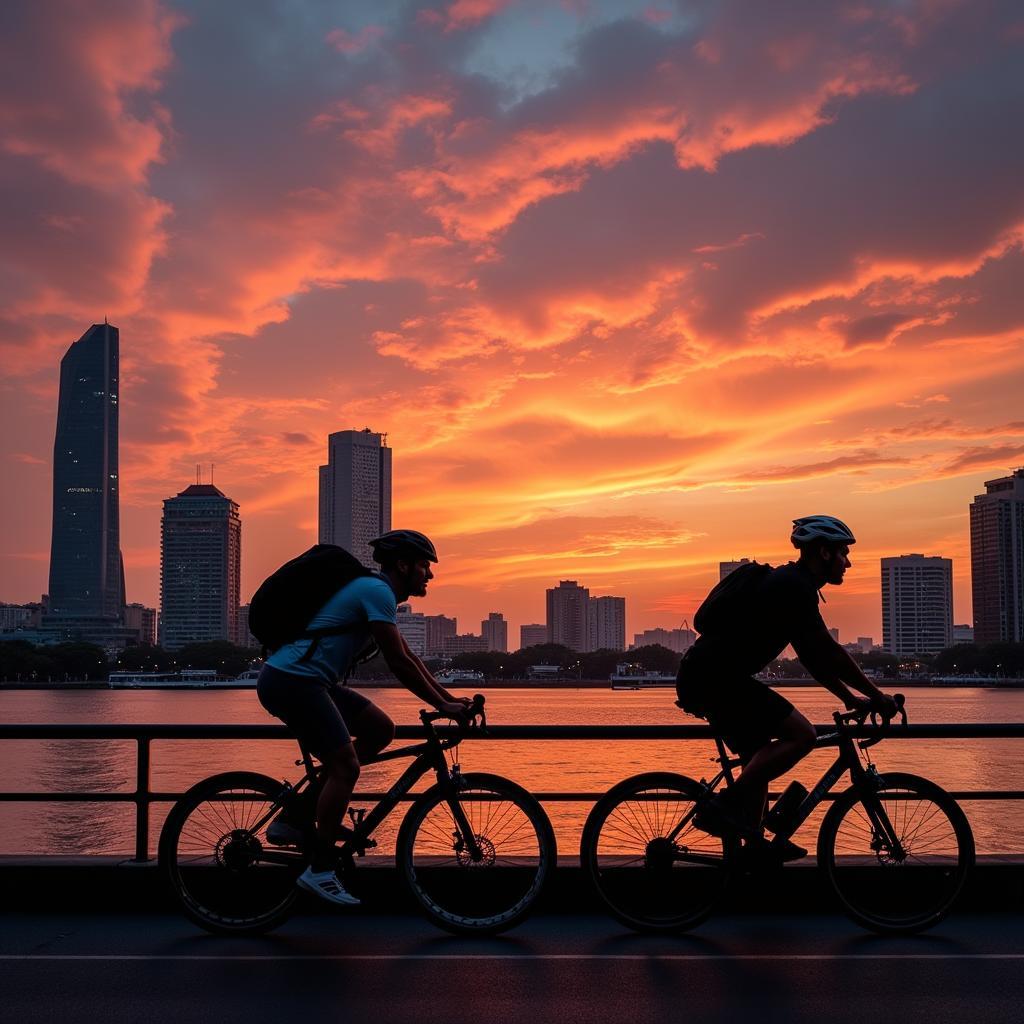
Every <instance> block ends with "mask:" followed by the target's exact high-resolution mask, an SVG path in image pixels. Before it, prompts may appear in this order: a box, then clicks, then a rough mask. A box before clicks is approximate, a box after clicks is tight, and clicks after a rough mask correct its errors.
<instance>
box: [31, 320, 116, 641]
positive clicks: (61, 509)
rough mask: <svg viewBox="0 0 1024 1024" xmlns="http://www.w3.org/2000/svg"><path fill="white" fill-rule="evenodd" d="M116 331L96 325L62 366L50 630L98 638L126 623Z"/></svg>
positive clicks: (55, 452)
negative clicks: (121, 530) (119, 511)
mask: <svg viewBox="0 0 1024 1024" xmlns="http://www.w3.org/2000/svg"><path fill="white" fill-rule="evenodd" d="M118 344H119V338H118V331H117V328H116V327H112V326H111V325H110V324H108V323H102V324H93V326H92V327H90V328H89V330H87V331H86V332H85V334H83V335H82V337H81V338H79V339H78V341H76V342H75V343H74V344H73V345H72V346H71V347H70V348H69V349H68V350H67V352H66V353H65V354H64V358H63V359H62V360H61V363H60V396H59V398H58V400H57V431H56V435H55V439H54V443H53V527H52V535H51V542H50V585H49V595H50V603H49V609H48V612H47V615H46V621H45V625H46V627H47V628H55V629H62V630H66V631H69V632H76V633H78V634H79V635H81V636H82V637H84V638H86V639H89V638H94V637H95V638H98V637H99V636H100V635H101V634H104V633H107V632H109V631H110V629H111V627H117V626H119V625H120V624H121V623H122V622H123V618H124V604H125V600H124V567H123V565H122V561H121V541H120V528H119V521H118V463H117V426H118V407H117V401H118Z"/></svg>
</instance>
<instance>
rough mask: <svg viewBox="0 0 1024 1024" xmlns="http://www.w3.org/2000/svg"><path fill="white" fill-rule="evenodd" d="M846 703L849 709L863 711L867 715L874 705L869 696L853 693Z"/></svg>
mask: <svg viewBox="0 0 1024 1024" xmlns="http://www.w3.org/2000/svg"><path fill="white" fill-rule="evenodd" d="M845 703H846V710H847V711H858V712H861V713H863V714H864V715H865V716H866V715H867V714H868V713H869V712H870V711H871V710H872V708H873V706H874V705H873V704H872V703H871V701H870V700H868V698H867V697H856V696H854V695H853V694H852V693H851V694H850V696H849V697H847V698H846V701H845Z"/></svg>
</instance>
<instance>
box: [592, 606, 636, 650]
mask: <svg viewBox="0 0 1024 1024" xmlns="http://www.w3.org/2000/svg"><path fill="white" fill-rule="evenodd" d="M586 649H587V650H588V651H624V650H625V649H626V599H625V598H624V597H592V598H591V599H590V602H589V604H588V605H587V648H586Z"/></svg>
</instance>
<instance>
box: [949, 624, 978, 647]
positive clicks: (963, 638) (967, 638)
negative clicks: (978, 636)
mask: <svg viewBox="0 0 1024 1024" xmlns="http://www.w3.org/2000/svg"><path fill="white" fill-rule="evenodd" d="M973 643H974V627H973V626H969V625H967V624H966V623H963V624H959V623H956V622H954V623H953V646H954V647H956V646H957V645H958V644H973Z"/></svg>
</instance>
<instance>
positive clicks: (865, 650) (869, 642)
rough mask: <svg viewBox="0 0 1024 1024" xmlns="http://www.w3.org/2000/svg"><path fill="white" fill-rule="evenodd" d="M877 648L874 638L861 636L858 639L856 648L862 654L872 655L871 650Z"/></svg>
mask: <svg viewBox="0 0 1024 1024" xmlns="http://www.w3.org/2000/svg"><path fill="white" fill-rule="evenodd" d="M874 646H875V639H874V637H870V636H859V637H857V643H856V647H857V650H858V651H860V653H861V654H870V653H871V649H872V648H873V647H874Z"/></svg>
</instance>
